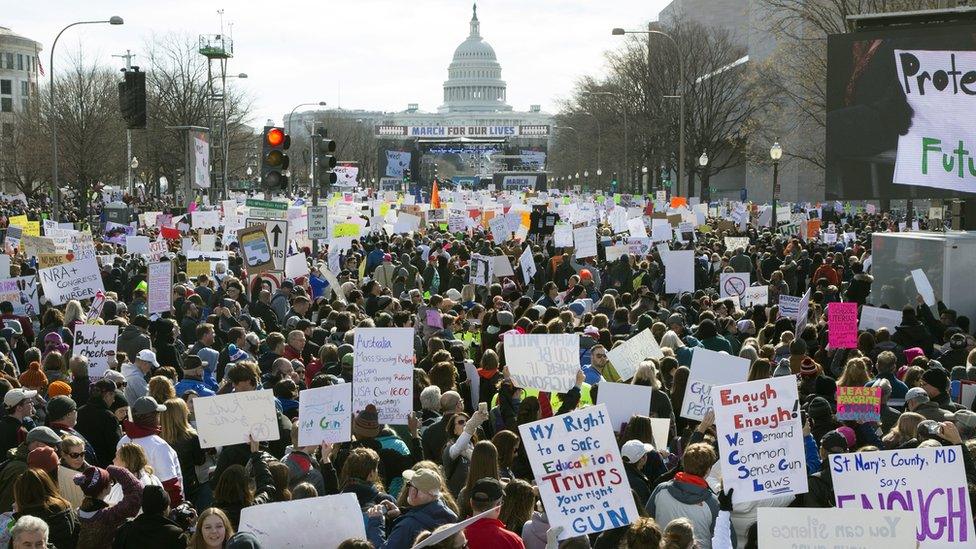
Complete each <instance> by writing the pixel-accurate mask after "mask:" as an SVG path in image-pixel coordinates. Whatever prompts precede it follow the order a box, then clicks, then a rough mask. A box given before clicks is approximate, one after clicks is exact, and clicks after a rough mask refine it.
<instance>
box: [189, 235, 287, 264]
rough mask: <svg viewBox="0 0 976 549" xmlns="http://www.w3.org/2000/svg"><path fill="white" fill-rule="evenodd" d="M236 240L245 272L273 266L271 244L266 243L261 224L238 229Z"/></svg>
mask: <svg viewBox="0 0 976 549" xmlns="http://www.w3.org/2000/svg"><path fill="white" fill-rule="evenodd" d="M237 241H238V242H239V243H240V245H241V248H240V249H241V251H242V252H243V254H244V266H245V268H247V274H249V275H253V274H260V273H263V272H265V271H270V270H271V269H273V268H274V258H273V257H272V255H271V245H270V244H269V243H268V234H267V232H265V226H264V225H263V224H262V225H253V226H251V227H246V228H243V229H240V230H238V231H237ZM208 272H209V270H208ZM188 274H189V273H188Z"/></svg>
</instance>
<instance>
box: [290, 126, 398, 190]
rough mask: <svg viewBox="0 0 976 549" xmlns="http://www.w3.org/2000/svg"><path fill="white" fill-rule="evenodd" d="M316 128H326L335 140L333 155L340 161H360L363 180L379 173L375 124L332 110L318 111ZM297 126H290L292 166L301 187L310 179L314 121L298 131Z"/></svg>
mask: <svg viewBox="0 0 976 549" xmlns="http://www.w3.org/2000/svg"><path fill="white" fill-rule="evenodd" d="M315 128H316V131H317V130H318V129H319V128H325V130H326V132H327V135H328V139H331V140H333V141H335V143H336V152H335V153H333V156H335V157H336V160H337V161H338V162H356V163H357V164H358V166H359V177H360V181H362V180H363V178H369V177H376V171H377V167H376V165H377V164H376V162H377V155H378V151H379V146H378V142H377V140H376V136H375V135H374V134H373V127H372V126H371V125H370V124H369V122H368V120H367V119H364V118H353V117H349V116H345V115H342V114H339V113H336V112H332V111H328V112H326V113H316V114H315ZM296 129H297V126H293V127H292V129H291V131H292V145H291V149H290V152H291V154H290V155H289V156H290V158H291V168H290V169H291V172H292V181H293V182H294V183H296V184H297V185H298V187H305V186H306V185H307V184H308V181H309V178H308V174H309V166H310V160H311V157H310V154H311V152H310V149H309V132H310V131H311V123H308V124H307V125H306V127H305V128H304V129H303V131H301V132H297V131H296ZM367 181H368V179H367Z"/></svg>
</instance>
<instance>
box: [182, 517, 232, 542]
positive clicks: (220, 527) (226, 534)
mask: <svg viewBox="0 0 976 549" xmlns="http://www.w3.org/2000/svg"><path fill="white" fill-rule="evenodd" d="M233 535H234V526H233V525H232V524H231V523H230V519H229V518H227V515H226V514H225V513H224V512H223V511H221V510H220V509H218V508H216V507H210V508H209V509H205V510H204V511H203V512H202V513H200V516H199V517H197V527H196V531H195V532H194V533H193V537H192V538H190V549H223V547H224V544H225V543H227V540H229V539H230V538H231V536H233Z"/></svg>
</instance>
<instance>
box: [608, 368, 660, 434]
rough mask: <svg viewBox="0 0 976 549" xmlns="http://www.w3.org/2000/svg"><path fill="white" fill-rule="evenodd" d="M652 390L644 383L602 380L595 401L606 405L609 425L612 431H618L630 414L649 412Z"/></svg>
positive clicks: (641, 414)
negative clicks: (635, 383)
mask: <svg viewBox="0 0 976 549" xmlns="http://www.w3.org/2000/svg"><path fill="white" fill-rule="evenodd" d="M652 391H653V389H652V388H651V387H648V386H646V385H631V384H629V383H611V382H609V381H604V382H603V383H600V388H599V390H598V391H597V395H596V396H597V403H598V404H604V405H606V407H607V413H608V414H609V415H610V426H611V427H612V428H613V430H614V432H617V433H619V432H620V431H621V429H622V427H623V425H624V424H625V423H627V422H629V421H630V418H631V416H634V415H640V416H646V415H647V414H648V413H650V410H651V392H652Z"/></svg>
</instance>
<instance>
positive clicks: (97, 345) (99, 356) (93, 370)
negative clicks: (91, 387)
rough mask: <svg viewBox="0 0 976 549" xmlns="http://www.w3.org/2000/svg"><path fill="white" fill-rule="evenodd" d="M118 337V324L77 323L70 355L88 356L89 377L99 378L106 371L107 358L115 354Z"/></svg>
mask: <svg viewBox="0 0 976 549" xmlns="http://www.w3.org/2000/svg"><path fill="white" fill-rule="evenodd" d="M118 339H119V327H118V326H95V325H92V324H78V325H77V326H75V333H74V345H72V346H71V356H73V357H74V356H85V357H88V375H89V377H91V378H92V379H100V378H102V377H104V376H105V372H107V371H108V361H109V358H111V357H114V356H115V351H116V350H117V344H118Z"/></svg>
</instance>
